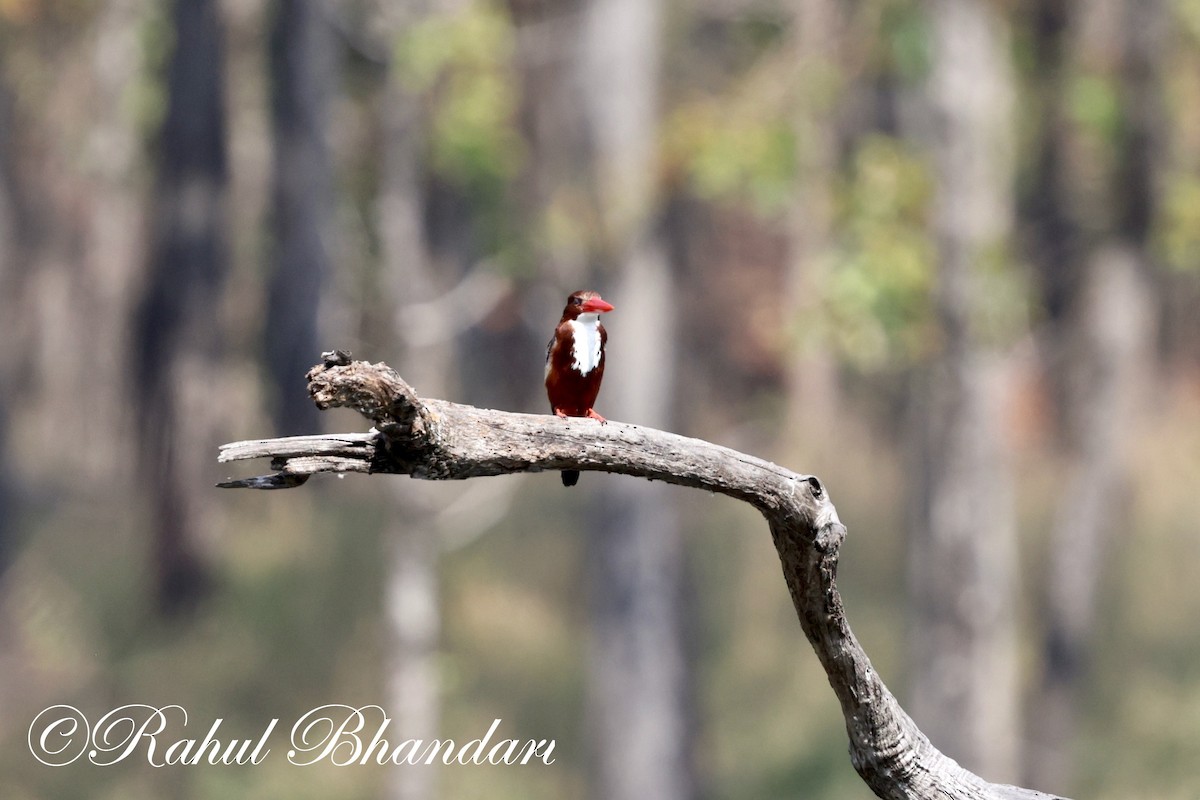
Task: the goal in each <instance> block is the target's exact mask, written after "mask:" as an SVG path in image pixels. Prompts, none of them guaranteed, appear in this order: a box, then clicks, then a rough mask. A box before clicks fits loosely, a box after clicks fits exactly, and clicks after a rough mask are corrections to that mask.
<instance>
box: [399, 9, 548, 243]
mask: <svg viewBox="0 0 1200 800" xmlns="http://www.w3.org/2000/svg"><path fill="white" fill-rule="evenodd" d="M514 35H515V34H514V30H513V25H512V21H511V20H510V19H509V17H508V16H507V14H506V13H505V12H504V11H503V10H502V9H501V8H500V7H499V6H498V5H496V4H493V3H489V2H476V3H472V4H470V5H468V6H466V7H465V8H463V9H461V10H459V11H457V12H455V13H453V14H449V15H431V16H429V17H427V18H425V19H423V20H422V21H419V22H417V23H415V24H413V25H412V26H410V27H409V28H407V29H406V32H405V34H404V35H403V36H402V37H401V39H400V41H399V42H398V43H397V45H396V51H395V56H396V60H395V67H394V68H395V69H396V70H397V71H398V74H399V76H400V79H401V81H402V82H403V83H404V84H405V85H406V86H407V87H408V88H409V89H410V90H411V91H413V92H414V93H415V94H417V95H418V96H420V97H422V98H424V99H425V102H426V109H425V112H426V115H425V116H426V122H425V124H426V125H427V126H428V136H427V146H428V151H429V152H428V158H429V164H430V166H431V168H432V170H433V172H434V173H435V174H436V175H438V176H439V177H441V178H442V179H444V180H446V181H448V182H449V183H450V184H452V185H454V186H456V187H457V188H458V189H459V190H460V191H462V192H463V193H464V194H465V196H466V199H467V200H468V202H470V203H471V204H472V206H473V207H474V209H475V211H476V215H477V218H478V220H479V223H480V228H481V229H482V233H483V236H482V238H483V239H484V241H483V242H482V243H481V245H482V247H483V248H484V249H485V250H486V251H488V252H492V253H499V252H502V251H503V249H504V247H505V246H506V244H509V243H510V242H511V240H512V236H511V232H510V231H507V230H506V219H507V215H506V214H505V211H504V209H505V200H506V196H507V191H508V186H509V182H510V181H511V180H512V178H513V177H514V176H516V174H517V173H518V171H519V170H520V169H521V166H522V164H523V162H524V160H525V148H524V142H523V140H522V138H521V135H520V132H519V131H518V130H517V126H516V114H517V107H518V104H519V100H520V98H519V91H520V85H521V81H520V79H519V76H518V75H517V73H516V69H515V67H514V64H513V50H514V46H515V42H514Z"/></svg>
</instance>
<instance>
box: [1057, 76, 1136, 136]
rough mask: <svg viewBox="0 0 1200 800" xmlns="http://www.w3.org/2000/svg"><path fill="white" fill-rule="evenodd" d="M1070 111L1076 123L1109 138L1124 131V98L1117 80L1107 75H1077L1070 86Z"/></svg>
mask: <svg viewBox="0 0 1200 800" xmlns="http://www.w3.org/2000/svg"><path fill="white" fill-rule="evenodd" d="M1067 111H1068V112H1069V113H1070V115H1071V119H1072V120H1074V122H1075V124H1076V125H1078V126H1080V127H1081V128H1083V129H1084V130H1085V131H1087V132H1090V133H1092V134H1094V135H1096V136H1098V137H1100V138H1102V139H1104V140H1106V141H1109V142H1113V141H1115V140H1116V139H1117V136H1118V135H1119V134H1120V132H1121V122H1122V114H1121V98H1120V96H1119V95H1118V91H1117V85H1116V82H1115V81H1114V80H1113V79H1112V78H1110V77H1108V76H1104V75H1095V74H1091V73H1080V74H1077V75H1073V76H1072V78H1071V80H1070V83H1069V85H1068V87H1067Z"/></svg>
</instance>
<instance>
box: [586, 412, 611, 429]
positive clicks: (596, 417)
mask: <svg viewBox="0 0 1200 800" xmlns="http://www.w3.org/2000/svg"><path fill="white" fill-rule="evenodd" d="M587 415H588V416H589V417H591V418H592V419H595V420H599V421H600V424H601V425H603V424H604V423H606V422H608V420H606V419H605V418H604V417H602V416H600V415H599V414H597V413H596V409H594V408H589V409H588V410H587Z"/></svg>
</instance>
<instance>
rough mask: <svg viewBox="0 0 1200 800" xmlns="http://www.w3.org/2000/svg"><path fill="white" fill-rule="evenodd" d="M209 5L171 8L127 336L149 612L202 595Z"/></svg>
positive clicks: (218, 274) (210, 169)
mask: <svg viewBox="0 0 1200 800" xmlns="http://www.w3.org/2000/svg"><path fill="white" fill-rule="evenodd" d="M219 14H220V10H219V8H218V4H217V2H215V0H176V2H175V3H174V4H173V5H172V23H173V28H174V34H173V40H174V42H175V49H174V52H173V53H172V55H171V59H170V63H169V67H168V74H167V87H168V92H169V97H168V102H167V115H166V119H165V120H164V122H163V129H162V134H161V139H160V143H159V148H160V150H159V167H158V183H157V187H156V189H155V197H154V213H153V216H152V219H151V244H150V253H149V267H148V275H147V278H146V290H145V294H144V295H143V296H142V300H141V304H140V307H139V308H138V312H137V319H136V322H135V326H134V327H135V330H134V343H135V345H134V346H135V351H134V357H133V362H134V369H135V377H136V380H135V383H136V386H137V398H138V402H139V405H140V408H139V412H138V423H139V432H140V439H141V450H142V458H141V464H142V469H143V470H144V479H145V481H146V486H147V491H146V492H145V494H146V495H147V496H149V497H151V498H153V500H152V501H151V502H152V503H153V528H152V530H153V534H152V535H153V537H154V543H155V566H156V576H157V582H158V586H157V592H158V598H159V602H160V605H161V606H162V607H163V608H164V609H167V610H171V609H175V608H177V607H180V606H183V605H186V604H188V603H189V602H191V601H192V600H194V599H195V598H196V597H197V596H198V594H199V593H200V592H201V591H202V589H203V587H204V586H205V584H206V569H205V567H204V564H203V562H202V559H201V557H200V555H199V553H198V545H197V538H198V535H199V531H200V529H201V528H202V526H203V522H202V517H203V512H204V502H203V501H202V500H201V499H200V498H199V497H198V496H197V494H198V492H197V490H196V485H197V482H198V481H200V480H201V478H200V476H201V474H202V470H203V465H202V462H199V461H198V459H197V458H196V456H195V454H194V453H193V452H192V451H193V448H194V447H197V446H199V442H200V441H202V440H203V439H204V438H206V437H207V436H208V435H210V434H211V431H212V430H213V428H214V427H215V426H216V425H217V424H218V422H217V419H216V415H217V414H218V413H219V411H217V410H216V409H213V407H212V404H211V403H210V402H208V400H207V399H206V398H205V396H204V394H205V393H206V392H208V391H211V388H212V386H213V385H214V384H216V382H217V377H218V375H217V368H216V362H217V357H218V355H219V353H218V351H219V347H220V342H219V335H218V333H217V326H214V325H213V324H212V316H213V313H214V309H216V308H218V307H219V305H220V303H219V300H220V291H221V288H222V286H223V283H224V278H225V274H226V272H227V266H228V245H227V235H228V233H227V227H228V225H227V220H226V219H225V213H226V195H227V185H228V163H227V162H228V158H227V152H226V143H225V92H224V85H223V74H222V73H223V68H222V64H223V58H224V34H223V31H222V25H221V21H220V16H219Z"/></svg>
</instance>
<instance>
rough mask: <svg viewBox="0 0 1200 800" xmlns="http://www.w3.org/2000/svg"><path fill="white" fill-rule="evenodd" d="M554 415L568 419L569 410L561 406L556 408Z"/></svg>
mask: <svg viewBox="0 0 1200 800" xmlns="http://www.w3.org/2000/svg"><path fill="white" fill-rule="evenodd" d="M554 416H556V417H559V418H561V419H566V418H567V412H565V411H563V410H562V409H561V408H556V409H554Z"/></svg>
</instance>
